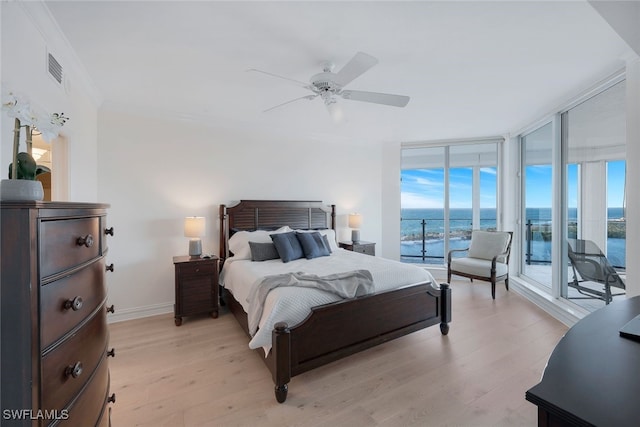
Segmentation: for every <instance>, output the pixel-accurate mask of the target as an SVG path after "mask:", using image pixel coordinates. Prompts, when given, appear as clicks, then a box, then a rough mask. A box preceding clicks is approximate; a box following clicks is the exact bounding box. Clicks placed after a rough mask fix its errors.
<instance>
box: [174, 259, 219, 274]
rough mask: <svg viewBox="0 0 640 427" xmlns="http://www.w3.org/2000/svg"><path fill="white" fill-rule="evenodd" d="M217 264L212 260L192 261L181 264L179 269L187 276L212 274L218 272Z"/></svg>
mask: <svg viewBox="0 0 640 427" xmlns="http://www.w3.org/2000/svg"><path fill="white" fill-rule="evenodd" d="M216 264H217V263H211V262H198V261H196V262H191V263H184V264H179V265H178V269H179V270H180V275H181V276H182V277H186V276H210V275H212V274H214V273H216V267H217V266H216Z"/></svg>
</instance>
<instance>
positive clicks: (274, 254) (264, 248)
mask: <svg viewBox="0 0 640 427" xmlns="http://www.w3.org/2000/svg"><path fill="white" fill-rule="evenodd" d="M249 247H250V248H251V261H267V260H270V259H278V258H280V255H278V250H277V249H276V246H275V245H274V244H273V243H271V242H268V243H260V242H252V241H249Z"/></svg>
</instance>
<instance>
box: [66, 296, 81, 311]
mask: <svg viewBox="0 0 640 427" xmlns="http://www.w3.org/2000/svg"><path fill="white" fill-rule="evenodd" d="M82 302H83V301H82V297H80V296H78V297H75V298H74V299H70V300H67V301H65V302H64V308H65V310H69V309H71V310H73V311H78V310H80V309H81V308H82Z"/></svg>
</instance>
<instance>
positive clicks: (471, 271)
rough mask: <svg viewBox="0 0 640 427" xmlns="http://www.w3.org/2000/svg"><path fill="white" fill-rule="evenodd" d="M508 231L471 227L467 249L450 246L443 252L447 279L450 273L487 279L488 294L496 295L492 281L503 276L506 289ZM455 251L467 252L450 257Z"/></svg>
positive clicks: (508, 251) (508, 253) (510, 233)
mask: <svg viewBox="0 0 640 427" xmlns="http://www.w3.org/2000/svg"><path fill="white" fill-rule="evenodd" d="M512 238H513V232H512V231H482V230H473V231H472V233H471V244H470V245H469V247H468V248H467V249H452V250H450V251H449V254H448V256H447V281H448V282H451V275H452V274H455V275H457V276H464V277H468V278H470V279H471V281H472V282H473V279H478V280H484V281H485V282H491V297H492V298H493V299H496V282H499V281H501V280H504V286H505V287H506V288H507V290H509V255H510V254H511V239H512ZM456 252H467V256H466V257H460V258H453V257H452V254H453V253H456Z"/></svg>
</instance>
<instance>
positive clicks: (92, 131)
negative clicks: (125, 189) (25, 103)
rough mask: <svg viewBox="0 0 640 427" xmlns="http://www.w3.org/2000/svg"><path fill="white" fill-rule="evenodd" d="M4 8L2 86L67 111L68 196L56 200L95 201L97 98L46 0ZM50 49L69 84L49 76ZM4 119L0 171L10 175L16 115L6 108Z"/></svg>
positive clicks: (51, 109) (3, 5)
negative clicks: (45, 6)
mask: <svg viewBox="0 0 640 427" xmlns="http://www.w3.org/2000/svg"><path fill="white" fill-rule="evenodd" d="M0 8H1V19H2V27H1V34H2V37H1V39H2V50H1V54H2V61H1V64H2V69H1V72H2V73H1V79H2V88H3V90H4V89H5V88H6V89H8V90H11V91H16V92H18V93H21V94H23V95H25V96H27V97H28V98H29V100H30V101H31V102H32V103H34V104H37V105H39V106H40V107H42V108H43V109H44V111H47V112H50V113H53V112H63V113H65V115H66V116H67V117H69V121H68V122H67V124H66V125H65V126H64V128H63V129H62V134H63V135H64V137H65V139H66V143H67V145H68V164H69V170H68V172H67V171H65V172H67V173H66V176H68V184H67V186H68V188H64V189H63V190H62V192H61V193H63V194H64V197H63V198H60V197H58V198H57V200H64V199H68V200H72V201H85V202H91V201H95V200H96V194H97V178H98V172H97V135H96V132H97V105H98V103H99V100H98V98H97V97H96V95H95V90H94V88H93V87H92V85H91V82H90V81H88V80H87V78H86V74H85V73H84V71H83V70H82V69H81V67H80V66H79V65H78V63H77V61H76V59H75V54H74V52H73V51H72V49H70V47H69V46H68V44H67V42H66V39H65V38H64V37H63V36H62V35H61V34H60V32H59V30H58V28H57V26H55V25H54V24H52V21H51V19H50V16H49V14H48V11H47V10H46V8H44V7H43V6H42V4H40V3H35V2H9V3H6V2H2V3H0ZM47 52H50V53H51V54H52V55H54V56H55V57H56V59H57V60H58V62H60V64H61V65H62V66H63V69H64V73H65V83H66V85H63V86H60V85H59V84H58V83H56V82H55V81H54V80H53V79H52V78H51V77H50V76H49V74H48V72H47ZM0 124H1V127H0V129H2V131H1V132H0V176H2V178H6V177H7V175H6V172H5V171H7V170H8V167H9V164H10V163H11V150H12V145H13V142H12V141H13V119H9V118H8V117H7V114H6V113H4V112H3V113H2V115H1V123H0ZM21 150H24V146H23V147H21ZM54 156H55V152H54ZM54 173H55V171H54Z"/></svg>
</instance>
